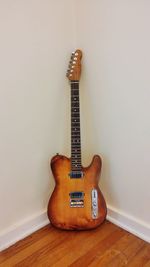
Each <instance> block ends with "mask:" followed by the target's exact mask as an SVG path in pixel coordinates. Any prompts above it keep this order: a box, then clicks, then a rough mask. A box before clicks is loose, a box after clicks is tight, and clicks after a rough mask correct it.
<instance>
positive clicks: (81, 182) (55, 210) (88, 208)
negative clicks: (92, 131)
mask: <svg viewBox="0 0 150 267" xmlns="http://www.w3.org/2000/svg"><path fill="white" fill-rule="evenodd" d="M81 58H82V52H81V50H76V51H75V52H74V53H72V56H71V61H70V64H69V69H68V71H67V77H68V79H69V81H70V87H71V158H68V157H66V156H63V155H59V154H57V155H55V156H54V157H53V158H52V159H51V169H52V173H53V176H54V178H55V183H56V185H55V188H54V191H53V193H52V195H51V198H50V200H49V204H48V211H47V213H48V217H49V220H50V222H51V224H52V225H54V226H55V227H57V228H61V229H68V230H73V229H76V230H85V229H92V228H95V227H97V226H98V225H100V224H101V223H102V222H103V221H104V219H105V218H106V213H107V208H106V203H105V200H104V197H103V195H102V193H101V191H100V189H99V186H98V181H99V176H100V171H101V165H102V161H101V158H100V156H98V155H95V156H94V157H93V159H92V162H91V164H90V165H89V166H88V167H83V166H82V164H81V142H80V105H79V80H80V74H81Z"/></svg>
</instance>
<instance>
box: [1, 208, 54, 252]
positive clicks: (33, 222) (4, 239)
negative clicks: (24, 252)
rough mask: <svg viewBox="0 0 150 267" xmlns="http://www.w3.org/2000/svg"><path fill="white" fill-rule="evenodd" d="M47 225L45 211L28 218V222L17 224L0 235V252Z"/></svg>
mask: <svg viewBox="0 0 150 267" xmlns="http://www.w3.org/2000/svg"><path fill="white" fill-rule="evenodd" d="M48 223H49V220H48V218H47V213H46V211H43V212H41V213H40V214H37V215H35V216H34V217H30V218H29V219H28V220H25V221H22V222H20V223H19V224H17V225H15V226H13V227H11V228H9V229H7V230H6V231H5V232H2V233H0V251H2V250H4V249H6V248H8V247H10V246H11V245H13V244H15V243H16V242H17V241H19V240H21V239H23V238H25V237H26V236H28V235H30V234H32V233H33V232H35V231H37V230H39V229H40V228H42V227H44V226H45V225H47V224H48Z"/></svg>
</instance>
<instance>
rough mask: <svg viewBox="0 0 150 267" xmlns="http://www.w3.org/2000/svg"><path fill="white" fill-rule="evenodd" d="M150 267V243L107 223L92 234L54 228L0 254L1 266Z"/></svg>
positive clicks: (42, 231) (39, 232)
mask: <svg viewBox="0 0 150 267" xmlns="http://www.w3.org/2000/svg"><path fill="white" fill-rule="evenodd" d="M81 266H83V267H88V266H89V267H99V266H100V267H123V266H127V267H150V244H148V243H147V242H145V241H143V240H141V239H140V238H138V237H136V236H134V235H132V234H130V233H128V232H127V231H125V230H123V229H121V228H119V227H117V226H116V225H114V224H112V223H110V222H107V221H105V222H104V224H103V225H101V226H100V227H98V228H97V229H94V230H90V231H64V230H63V231H62V230H58V229H56V228H54V227H52V226H50V225H48V226H46V227H44V228H42V229H41V230H39V231H37V232H36V233H34V234H32V235H30V236H29V237H27V238H25V239H24V240H21V241H19V242H18V243H16V244H15V245H13V246H12V247H10V248H8V249H6V250H5V251H3V252H1V253H0V267H81Z"/></svg>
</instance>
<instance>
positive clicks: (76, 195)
mask: <svg viewBox="0 0 150 267" xmlns="http://www.w3.org/2000/svg"><path fill="white" fill-rule="evenodd" d="M69 195H70V198H83V197H84V193H83V192H71V193H70V194H69Z"/></svg>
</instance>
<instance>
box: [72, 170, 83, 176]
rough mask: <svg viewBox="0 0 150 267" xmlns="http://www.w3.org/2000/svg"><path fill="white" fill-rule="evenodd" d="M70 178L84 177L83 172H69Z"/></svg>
mask: <svg viewBox="0 0 150 267" xmlns="http://www.w3.org/2000/svg"><path fill="white" fill-rule="evenodd" d="M69 176H70V178H82V177H83V172H82V171H72V172H70V173H69Z"/></svg>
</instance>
